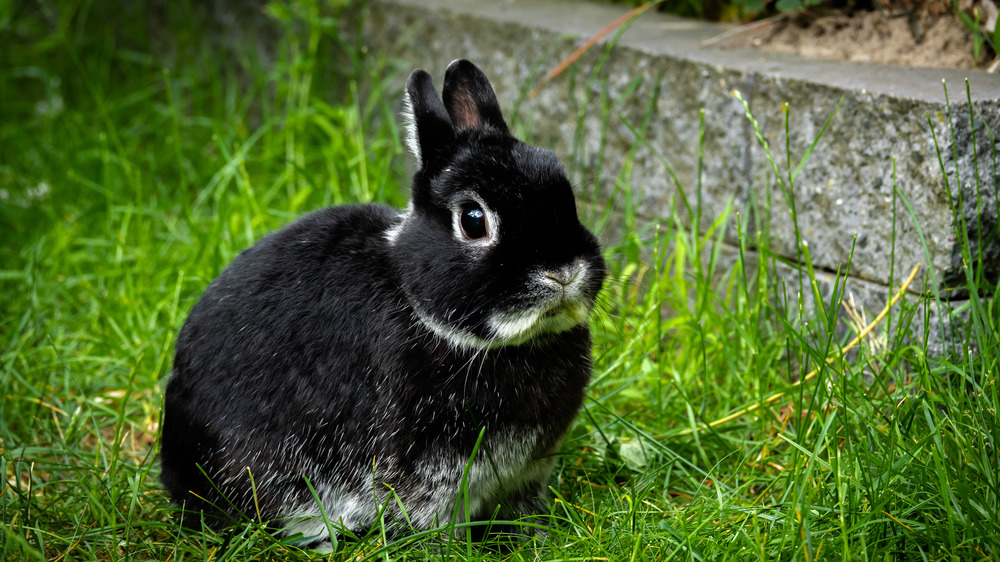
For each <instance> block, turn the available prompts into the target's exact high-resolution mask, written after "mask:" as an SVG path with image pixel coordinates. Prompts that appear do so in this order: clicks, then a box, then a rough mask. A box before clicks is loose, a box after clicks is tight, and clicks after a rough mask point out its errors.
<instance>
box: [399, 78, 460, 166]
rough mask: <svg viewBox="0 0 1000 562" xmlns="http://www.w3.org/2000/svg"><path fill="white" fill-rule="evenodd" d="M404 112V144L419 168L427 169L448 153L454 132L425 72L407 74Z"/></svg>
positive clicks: (451, 146)
mask: <svg viewBox="0 0 1000 562" xmlns="http://www.w3.org/2000/svg"><path fill="white" fill-rule="evenodd" d="M403 112H404V113H403V116H404V118H405V120H406V145H407V147H408V148H409V149H410V152H412V153H413V156H414V157H416V159H417V164H418V166H419V167H420V168H426V167H427V166H428V165H429V164H431V165H432V164H434V163H435V162H437V161H439V160H440V159H441V158H442V157H447V156H449V155H450V154H451V151H452V150H453V146H454V142H455V129H454V127H452V124H451V118H450V117H449V116H448V111H447V110H446V109H445V108H444V104H443V103H442V102H441V97H440V96H438V93H437V91H436V90H435V89H434V81H433V80H432V79H431V75H430V74H427V72H425V71H423V70H414V71H413V73H412V74H410V78H409V80H407V81H406V94H405V95H404V97H403Z"/></svg>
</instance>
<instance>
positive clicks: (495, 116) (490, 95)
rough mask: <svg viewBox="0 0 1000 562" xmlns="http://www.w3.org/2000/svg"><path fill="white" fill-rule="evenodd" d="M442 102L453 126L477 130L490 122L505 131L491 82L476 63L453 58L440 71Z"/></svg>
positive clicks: (492, 125)
mask: <svg viewBox="0 0 1000 562" xmlns="http://www.w3.org/2000/svg"><path fill="white" fill-rule="evenodd" d="M442 95H443V97H444V106H445V107H446V108H447V109H448V115H450V116H451V122H452V124H454V126H455V128H456V129H471V130H481V129H483V127H485V126H490V127H492V128H494V129H495V130H497V131H498V132H501V133H507V132H508V130H507V124H506V123H504V120H503V114H502V113H500V104H499V103H497V95H496V93H495V92H494V91H493V86H492V85H490V81H489V80H488V79H487V78H486V75H485V74H483V72H482V71H481V70H479V68H477V67H476V65H474V64H472V63H471V62H469V61H467V60H456V61H453V62H452V63H451V64H449V65H448V70H447V71H446V72H445V74H444V92H443V93H442Z"/></svg>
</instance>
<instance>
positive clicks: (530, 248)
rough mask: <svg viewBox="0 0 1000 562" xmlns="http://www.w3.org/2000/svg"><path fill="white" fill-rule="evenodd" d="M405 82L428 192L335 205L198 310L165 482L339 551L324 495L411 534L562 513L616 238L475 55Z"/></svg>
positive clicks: (187, 339)
mask: <svg viewBox="0 0 1000 562" xmlns="http://www.w3.org/2000/svg"><path fill="white" fill-rule="evenodd" d="M405 101H406V107H407V114H408V115H407V117H408V118H409V120H410V122H409V139H408V144H409V145H410V149H411V150H412V151H413V153H414V154H415V155H416V157H417V159H418V161H419V170H418V171H417V172H416V174H415V175H414V178H413V185H412V201H411V203H410V205H409V207H408V209H407V210H406V211H403V212H401V211H399V210H397V209H393V208H390V207H386V206H383V205H375V204H365V205H347V206H340V207H333V208H329V209H324V210H321V211H317V212H315V213H313V214H310V215H308V216H306V217H304V218H302V219H300V220H298V221H296V222H294V223H292V224H290V225H288V226H286V227H284V228H282V229H281V230H278V231H277V232H274V233H272V234H270V235H268V236H266V237H265V238H263V239H262V240H261V241H260V242H258V243H257V244H256V245H254V246H253V247H252V248H250V249H248V250H246V251H244V252H243V253H242V254H240V255H239V256H238V257H237V258H236V259H235V260H233V262H232V264H230V265H229V267H228V268H226V270H225V271H223V272H222V274H221V275H220V276H219V277H218V278H217V279H216V280H215V281H213V282H212V283H211V285H209V287H208V289H207V290H206V291H205V294H204V295H203V296H202V298H201V300H200V301H198V303H197V304H196V305H195V306H194V308H193V309H192V310H191V314H190V316H188V319H187V321H186V322H185V324H184V327H183V328H182V329H181V332H180V336H179V337H178V339H177V351H176V357H175V359H174V368H173V374H172V376H171V377H170V380H169V382H168V384H167V389H166V396H165V403H164V414H163V434H162V439H161V444H160V447H161V449H160V451H161V458H162V465H163V473H162V482H163V485H164V486H165V487H166V488H167V490H169V491H170V493H171V494H172V496H173V498H174V499H175V500H176V501H177V502H178V503H181V504H185V505H186V506H187V508H189V509H195V510H200V511H202V512H204V515H205V518H206V519H207V520H209V521H210V522H212V524H213V525H215V526H217V527H221V526H225V525H228V524H231V523H233V522H234V521H239V520H240V519H241V518H243V517H249V518H252V519H258V517H259V518H262V519H263V520H264V521H267V522H270V523H271V525H274V526H276V527H277V528H281V529H283V530H284V532H285V533H298V532H301V533H302V534H303V535H305V539H303V542H304V544H307V545H308V546H312V547H317V548H324V547H325V548H330V540H331V537H330V536H329V534H328V528H331V527H328V525H327V523H326V522H325V521H324V519H323V517H322V515H323V514H325V516H326V517H327V518H328V519H327V520H326V521H329V522H332V524H331V525H332V528H333V529H334V532H335V533H336V532H337V531H336V529H338V528H340V529H343V528H345V527H346V528H347V529H350V530H352V531H354V532H362V531H364V530H365V529H368V528H370V527H372V526H373V525H375V524H377V523H378V518H379V517H380V514H381V517H382V518H383V519H384V520H385V521H386V522H387V524H388V525H389V527H388V528H389V530H390V532H393V533H398V532H401V531H403V530H405V529H406V528H408V527H410V526H412V527H413V528H417V529H421V528H431V527H435V526H439V525H445V524H448V523H449V522H451V521H464V520H465V519H466V513H467V512H468V514H469V515H470V516H471V518H472V519H473V520H487V519H490V518H491V517H493V516H497V517H499V518H501V519H510V518H515V517H520V516H524V515H533V514H540V513H547V512H548V507H547V500H546V497H545V496H546V483H547V479H548V477H549V475H550V473H551V470H552V467H553V463H554V459H553V453H554V452H555V451H556V450H557V448H558V446H559V443H560V440H561V439H562V437H563V435H564V433H565V432H566V431H567V429H568V428H569V425H570V423H571V421H572V420H573V417H574V415H575V414H576V412H577V410H578V409H579V407H580V404H581V401H582V400H583V395H584V388H585V386H586V384H587V381H588V379H589V376H590V369H591V357H590V355H591V344H590V334H589V330H588V325H587V318H588V315H589V313H590V311H591V309H592V308H593V307H594V303H595V299H596V296H597V293H598V291H599V290H600V288H601V285H602V283H603V279H604V271H605V266H604V261H603V259H602V258H601V254H600V248H599V245H598V242H597V240H596V238H595V237H594V236H593V234H591V233H590V232H589V231H588V230H587V229H586V228H585V227H584V226H583V225H582V224H581V223H580V221H579V219H578V218H577V213H576V206H575V200H574V197H573V192H572V189H571V186H570V184H569V181H568V180H567V178H566V175H565V172H564V170H563V168H562V166H561V165H560V164H559V162H558V161H557V160H556V158H555V156H554V155H553V154H552V153H551V152H549V151H545V150H541V149H538V148H535V147H533V146H529V145H527V144H525V143H523V142H521V141H519V140H517V139H516V138H514V136H513V135H512V134H511V133H510V131H509V130H508V128H507V125H506V123H505V122H504V120H503V116H502V115H501V112H500V107H499V105H498V104H497V100H496V95H495V94H494V92H493V87H492V86H491V85H490V83H489V81H488V80H487V79H486V77H485V76H484V75H483V73H482V72H481V71H480V70H479V69H478V68H476V66H475V65H473V64H472V63H470V62H468V61H464V60H458V61H455V62H453V63H451V65H449V67H448V70H447V73H446V74H445V81H444V90H443V99H442V97H439V96H438V94H437V92H436V91H435V90H434V85H433V83H432V80H431V77H430V75H429V74H427V73H426V72H424V71H423V70H417V71H414V72H413V74H411V75H410V78H409V80H408V81H407V84H406V97H405ZM477 443H478V445H479V448H478V450H477V453H476V454H475V455H473V451H474V448H475V447H476V446H477ZM470 459H471V460H472V462H471V463H470ZM467 465H468V468H467ZM466 470H467V471H468V472H467V474H466ZM463 477H464V478H465V479H466V483H467V487H465V488H463V486H462V482H463ZM307 480H308V484H307ZM310 485H311V486H312V488H313V490H314V492H315V496H314V494H313V492H312V491H310V489H309V486H310ZM463 489H467V494H466V493H462V492H461V490H463ZM316 498H318V499H319V502H317V501H316ZM399 504H401V505H402V509H401V508H400V507H399ZM383 508H385V509H384V510H383ZM189 517H190V515H189ZM407 521H408V523H407ZM340 525H343V527H340Z"/></svg>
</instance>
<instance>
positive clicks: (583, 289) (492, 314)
mask: <svg viewBox="0 0 1000 562" xmlns="http://www.w3.org/2000/svg"><path fill="white" fill-rule="evenodd" d="M405 102H406V111H407V117H408V120H409V123H408V145H409V147H410V150H411V151H412V152H413V154H414V155H415V156H416V158H417V160H418V163H419V169H418V170H417V172H416V174H415V175H414V178H413V186H412V200H411V202H410V206H409V208H408V210H407V212H406V213H405V214H404V216H403V218H402V219H401V221H400V222H399V223H397V224H396V225H395V226H394V227H393V228H392V229H391V230H390V231H389V232H388V234H387V238H388V240H389V243H390V244H391V246H392V253H393V256H394V260H395V262H396V264H397V265H398V268H399V280H400V283H401V285H402V287H403V289H404V291H405V293H406V296H407V298H408V300H409V302H410V304H411V306H412V307H413V309H414V310H415V311H416V314H417V315H418V316H419V318H420V321H421V322H423V323H424V324H425V325H426V326H427V327H429V328H430V329H431V330H433V331H434V332H435V333H437V334H438V335H439V336H442V337H444V338H445V339H447V340H448V341H449V342H450V343H452V344H453V345H455V346H458V347H463V348H472V349H483V348H492V347H499V346H504V345H518V344H521V343H525V342H528V341H531V340H534V339H536V338H544V337H545V336H546V335H547V334H554V333H559V332H563V331H566V330H569V329H571V328H573V327H575V326H578V325H580V324H583V323H585V322H586V320H587V317H588V315H589V313H590V310H591V308H592V307H593V305H594V301H595V298H596V296H597V293H598V291H599V290H600V288H601V285H602V282H603V279H604V261H603V259H602V258H601V253H600V247H599V245H598V242H597V239H596V238H595V237H594V235H593V234H591V233H590V231H588V230H587V229H586V228H585V227H584V226H583V225H582V224H581V223H580V220H579V218H578V217H577V212H576V201H575V199H574V196H573V190H572V187H571V185H570V183H569V180H568V179H567V178H566V173H565V171H564V170H563V167H562V165H560V164H559V162H558V160H557V159H556V157H555V155H554V154H552V153H551V152H549V151H547V150H542V149H539V148H536V147H533V146H530V145H528V144H525V143H523V142H521V141H519V140H517V139H516V138H514V136H513V135H512V134H511V133H510V131H509V130H508V128H507V124H506V123H505V122H504V119H503V115H502V114H501V112H500V106H499V105H498V103H497V98H496V95H495V94H494V92H493V87H492V86H491V85H490V83H489V81H488V80H487V79H486V76H484V75H483V73H482V72H481V71H480V70H479V69H478V68H476V66H475V65H473V64H472V63H470V62H469V61H465V60H458V61H455V62H453V63H451V64H450V65H449V66H448V70H447V72H446V74H445V80H444V89H443V92H442V96H438V94H437V92H436V91H435V89H434V85H433V82H432V80H431V77H430V75H429V74H427V73H426V72H424V71H422V70H417V71H415V72H413V74H411V75H410V78H409V80H408V81H407V85H406V98H405Z"/></svg>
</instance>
